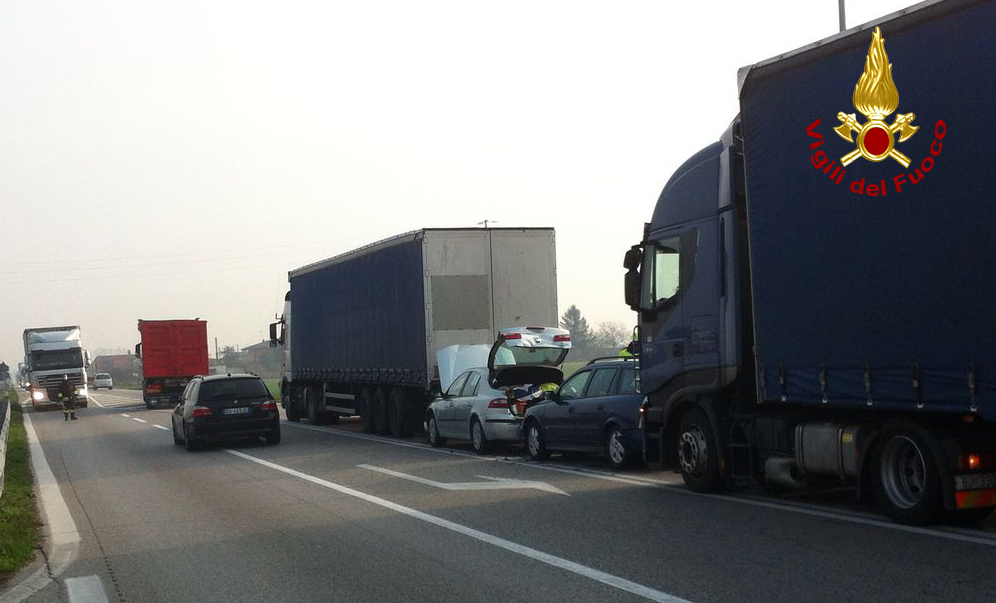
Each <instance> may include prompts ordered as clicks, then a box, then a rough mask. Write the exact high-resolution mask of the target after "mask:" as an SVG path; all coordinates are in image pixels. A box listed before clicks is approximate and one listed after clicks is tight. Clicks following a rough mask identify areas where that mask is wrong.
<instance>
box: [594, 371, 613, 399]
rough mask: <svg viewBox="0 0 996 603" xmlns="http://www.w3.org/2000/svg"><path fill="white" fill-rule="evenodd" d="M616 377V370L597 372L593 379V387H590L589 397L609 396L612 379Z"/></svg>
mask: <svg viewBox="0 0 996 603" xmlns="http://www.w3.org/2000/svg"><path fill="white" fill-rule="evenodd" d="M615 376H616V369H614V368H603V369H598V370H597V371H595V376H594V377H592V378H591V385H589V386H588V397H589V398H594V397H596V396H607V395H608V394H609V386H610V385H612V378H613V377H615Z"/></svg>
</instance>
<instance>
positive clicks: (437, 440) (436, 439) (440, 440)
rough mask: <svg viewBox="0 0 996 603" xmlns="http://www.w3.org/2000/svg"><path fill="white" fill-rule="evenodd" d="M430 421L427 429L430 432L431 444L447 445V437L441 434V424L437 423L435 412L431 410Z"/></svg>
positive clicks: (436, 445) (433, 445)
mask: <svg viewBox="0 0 996 603" xmlns="http://www.w3.org/2000/svg"><path fill="white" fill-rule="evenodd" d="M428 423H429V426H428V427H427V428H426V430H427V431H428V432H429V444H431V445H432V447H433V448H439V447H440V446H445V445H446V438H444V437H443V436H441V435H439V425H437V424H436V415H435V414H433V413H431V412H430V413H429V421H428Z"/></svg>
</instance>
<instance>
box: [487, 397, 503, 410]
mask: <svg viewBox="0 0 996 603" xmlns="http://www.w3.org/2000/svg"><path fill="white" fill-rule="evenodd" d="M488 408H508V400H506V399H505V398H495V399H494V400H492V401H490V402H488Z"/></svg>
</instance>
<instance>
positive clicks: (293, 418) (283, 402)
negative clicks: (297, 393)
mask: <svg viewBox="0 0 996 603" xmlns="http://www.w3.org/2000/svg"><path fill="white" fill-rule="evenodd" d="M280 406H283V407H284V412H286V413H287V420H288V421H290V422H291V423H297V422H298V421H300V420H301V413H300V412H298V410H297V407H295V406H294V396H292V395H291V392H290V388H288V387H287V384H286V383H281V384H280Z"/></svg>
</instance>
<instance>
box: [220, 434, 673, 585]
mask: <svg viewBox="0 0 996 603" xmlns="http://www.w3.org/2000/svg"><path fill="white" fill-rule="evenodd" d="M225 452H227V453H229V454H232V455H235V456H237V457H239V458H242V459H245V460H247V461H251V462H253V463H256V464H258V465H262V466H264V467H269V468H270V469H275V470H277V471H280V472H282V473H286V474H287V475H292V476H294V477H297V478H300V479H302V480H305V481H308V482H311V483H313V484H317V485H319V486H323V487H325V488H328V489H330V490H335V491H336V492H339V493H340V494H345V495H347V496H352V497H354V498H358V499H360V500H363V501H366V502H368V503H371V504H374V505H377V506H379V507H383V508H385V509H390V510H392V511H394V512H396V513H400V514H402V515H407V516H408V517H412V518H414V519H418V520H420V521H424V522H426V523H429V524H432V525H435V526H438V527H441V528H444V529H446V530H450V531H451V532H456V533H457V534H463V535H464V536H468V537H470V538H473V539H475V540H479V541H481V542H484V543H486V544H490V545H492V546H495V547H498V548H500V549H504V550H506V551H510V552H512V553H516V554H518V555H522V556H523V557H527V558H529V559H532V560H534V561H539V562H540V563H546V564H547V565H551V566H553V567H556V568H560V569H562V570H565V571H568V572H571V573H573V574H577V575H579V576H582V577H584V578H589V579H591V580H595V581H596V582H601V583H602V584H606V585H608V586H611V587H613V588H617V589H619V590H622V591H625V592H628V593H631V594H634V595H637V596H639V597H643V598H644V599H649V600H650V601H658V602H659V603H690V602H689V601H688V600H686V599H682V598H680V597H676V596H674V595H670V594H668V593H665V592H663V591H659V590H656V589H653V588H650V587H649V586H644V585H642V584H638V583H636V582H632V581H630V580H627V579H625V578H620V577H619V576H615V575H613V574H609V573H606V572H603V571H601V570H597V569H594V568H591V567H588V566H586V565H581V564H580V563H575V562H574V561H570V560H567V559H564V558H563V557H557V556H556V555H551V554H549V553H544V552H543V551H539V550H536V549H533V548H530V547H527V546H524V545H521V544H518V543H515V542H512V541H511V540H505V539H504V538H499V537H498V536H493V535H491V534H488V533H486V532H481V531H480V530H475V529H473V528H469V527H467V526H464V525H461V524H458V523H455V522H452V521H449V520H447V519H443V518H441V517H436V516H435V515H429V514H428V513H423V512H422V511H417V510H415V509H412V508H410V507H406V506H404V505H399V504H398V503H394V502H391V501H389V500H385V499H383V498H378V497H376V496H373V495H371V494H366V493H365V492H360V491H359V490H354V489H352V488H349V487H346V486H342V485H339V484H335V483H332V482H330V481H327V480H324V479H321V478H318V477H315V476H313V475H308V474H307V473H302V472H300V471H297V470H295V469H291V468H289V467H284V466H282V465H277V464H276V463H271V462H270V461H264V460H263V459H260V458H257V457H254V456H251V455H248V454H246V453H244V452H239V451H237V450H228V449H226V450H225Z"/></svg>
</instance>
